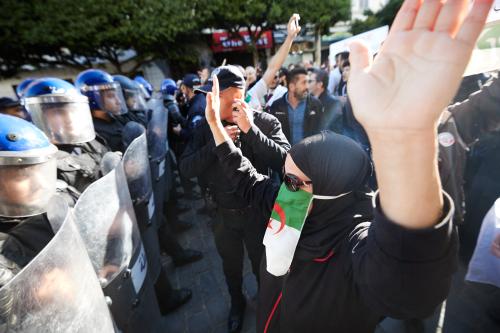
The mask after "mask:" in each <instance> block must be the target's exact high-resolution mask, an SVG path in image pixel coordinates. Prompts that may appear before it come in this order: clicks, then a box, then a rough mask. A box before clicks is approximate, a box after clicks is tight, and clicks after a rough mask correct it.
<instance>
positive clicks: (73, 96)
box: [24, 78, 95, 144]
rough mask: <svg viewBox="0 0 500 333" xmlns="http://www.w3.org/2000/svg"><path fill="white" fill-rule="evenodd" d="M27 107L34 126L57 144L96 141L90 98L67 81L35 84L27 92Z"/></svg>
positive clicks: (25, 96)
mask: <svg viewBox="0 0 500 333" xmlns="http://www.w3.org/2000/svg"><path fill="white" fill-rule="evenodd" d="M24 105H25V107H26V109H27V110H28V112H29V113H30V114H31V118H32V120H33V123H34V124H35V125H36V126H37V127H38V128H40V129H41V130H42V131H43V132H44V133H45V134H46V135H47V136H48V137H49V139H50V141H51V142H52V143H54V144H78V143H85V142H89V141H92V140H94V138H95V132H94V124H93V123H92V115H91V114H90V108H89V102H88V99H87V97H85V96H83V95H82V94H80V92H79V91H78V90H77V89H76V88H75V87H74V86H73V85H72V84H71V83H69V82H67V81H64V80H61V79H58V78H43V79H39V80H36V81H34V82H33V83H32V84H30V86H29V87H28V89H26V92H25V94H24Z"/></svg>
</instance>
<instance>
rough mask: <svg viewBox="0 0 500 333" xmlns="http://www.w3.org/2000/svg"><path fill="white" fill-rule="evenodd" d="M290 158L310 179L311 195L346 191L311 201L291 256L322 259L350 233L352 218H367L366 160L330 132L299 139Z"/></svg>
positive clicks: (352, 145) (353, 145)
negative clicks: (330, 198)
mask: <svg viewBox="0 0 500 333" xmlns="http://www.w3.org/2000/svg"><path fill="white" fill-rule="evenodd" d="M290 156H291V157H292V159H293V161H294V162H295V164H296V165H297V166H298V167H299V169H300V170H302V172H304V174H305V175H307V176H308V177H309V178H310V179H311V181H312V186H313V194H315V195H323V196H337V195H339V194H343V193H347V192H350V193H349V194H347V195H345V196H343V197H340V198H337V199H333V200H318V199H314V200H313V207H312V210H311V212H310V213H309V215H308V217H307V220H306V222H305V225H304V228H303V229H302V234H301V238H300V241H299V244H298V246H297V250H296V253H295V257H296V258H298V259H301V260H312V259H315V258H322V257H325V256H327V255H328V254H329V252H330V251H331V250H334V251H335V248H336V247H337V245H339V243H340V241H342V240H343V239H345V237H346V236H347V234H348V233H349V232H350V231H351V230H352V228H353V227H354V224H355V219H354V216H355V215H362V216H366V218H370V215H371V211H372V207H371V200H370V198H369V197H368V196H367V195H366V194H365V192H366V191H367V187H366V183H367V180H368V178H369V176H370V174H371V170H372V167H371V163H370V159H369V158H368V156H367V154H366V152H364V151H363V149H361V147H360V146H359V145H358V144H357V143H356V142H354V141H353V140H351V139H350V138H348V137H346V136H343V135H339V134H335V133H333V132H330V131H325V132H322V133H320V134H317V135H314V136H311V137H308V138H306V139H304V140H302V141H301V142H299V143H298V144H296V145H295V146H293V147H292V149H291V150H290ZM365 221H366V220H365Z"/></svg>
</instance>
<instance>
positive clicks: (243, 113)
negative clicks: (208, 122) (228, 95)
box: [233, 100, 253, 133]
mask: <svg viewBox="0 0 500 333" xmlns="http://www.w3.org/2000/svg"><path fill="white" fill-rule="evenodd" d="M233 121H234V122H235V123H236V125H238V127H239V128H240V130H242V131H243V132H244V133H248V131H249V130H250V128H251V127H252V125H253V112H252V110H251V109H250V107H249V106H248V104H247V103H245V101H243V100H235V101H234V103H233Z"/></svg>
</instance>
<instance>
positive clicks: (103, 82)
mask: <svg viewBox="0 0 500 333" xmlns="http://www.w3.org/2000/svg"><path fill="white" fill-rule="evenodd" d="M75 86H76V88H77V89H78V90H80V92H81V93H82V94H84V95H85V96H87V97H88V98H89V105H90V109H91V110H93V111H94V110H101V111H105V112H107V113H108V114H110V115H112V116H117V115H121V114H125V113H127V106H126V104H125V99H124V98H123V94H122V90H121V87H120V84H119V83H118V82H115V81H114V80H113V77H112V76H111V75H109V74H108V73H106V72H104V71H102V70H100V69H87V70H86V71H83V72H81V73H80V74H78V76H77V78H76V81H75Z"/></svg>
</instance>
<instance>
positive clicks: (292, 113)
mask: <svg viewBox="0 0 500 333" xmlns="http://www.w3.org/2000/svg"><path fill="white" fill-rule="evenodd" d="M287 83H288V93H286V94H285V95H284V96H283V97H281V98H280V99H278V100H277V101H276V102H274V103H273V105H272V106H271V109H270V113H271V114H272V115H273V116H275V117H276V118H278V120H279V121H280V122H281V126H282V127H283V133H285V136H286V138H287V139H288V141H289V142H290V143H291V144H292V146H293V145H294V144H296V143H297V142H299V141H300V140H302V139H303V138H305V137H308V136H311V135H314V134H317V133H319V132H320V131H321V130H323V129H326V127H325V122H324V121H323V120H324V119H323V118H324V117H323V116H324V108H323V105H322V104H321V102H320V101H319V100H318V99H317V98H316V97H313V96H311V95H310V94H309V93H308V90H307V70H305V69H304V68H302V67H297V68H294V69H293V70H291V71H290V73H289V74H288V77H287Z"/></svg>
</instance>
